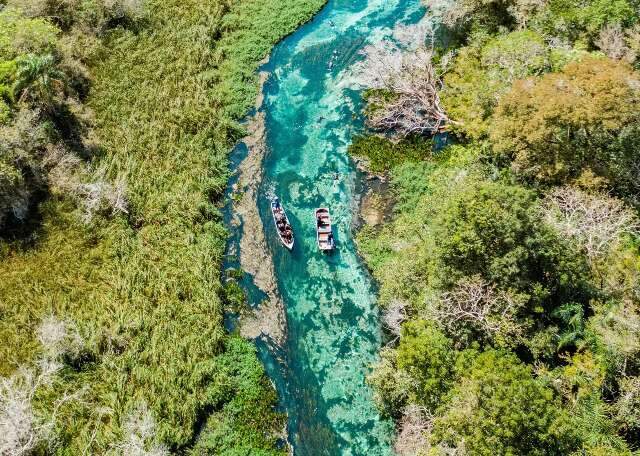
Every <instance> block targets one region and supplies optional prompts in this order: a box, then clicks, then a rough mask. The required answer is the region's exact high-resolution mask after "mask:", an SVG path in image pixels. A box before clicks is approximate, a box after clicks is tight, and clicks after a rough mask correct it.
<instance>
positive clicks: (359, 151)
mask: <svg viewBox="0 0 640 456" xmlns="http://www.w3.org/2000/svg"><path fill="white" fill-rule="evenodd" d="M430 149H431V141H429V140H425V139H424V138H421V137H411V138H408V139H406V140H405V141H402V142H401V143H394V142H392V141H390V140H389V139H387V138H384V137H381V136H373V135H364V136H357V137H356V138H354V140H353V142H352V143H351V145H350V146H349V154H351V155H352V156H354V157H356V158H361V159H364V160H366V162H367V168H368V169H369V170H370V171H371V172H373V173H382V172H385V171H389V170H390V169H391V168H393V167H395V166H398V165H401V164H402V163H404V162H407V161H409V162H411V161H419V160H424V159H427V158H429V157H430V156H431V151H430Z"/></svg>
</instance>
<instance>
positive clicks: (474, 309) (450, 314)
mask: <svg viewBox="0 0 640 456" xmlns="http://www.w3.org/2000/svg"><path fill="white" fill-rule="evenodd" d="M521 306H522V302H520V300H518V299H517V298H516V297H515V296H513V295H511V294H510V293H507V292H505V291H501V290H497V289H496V288H495V287H494V286H493V285H491V284H489V283H487V282H485V281H484V280H482V279H481V278H480V277H471V278H465V279H461V280H460V281H459V282H458V283H457V284H456V286H455V287H454V289H453V290H451V291H448V292H445V293H443V294H442V295H441V296H440V299H438V300H437V301H436V302H435V303H433V304H432V305H431V306H429V307H428V314H429V318H431V319H434V320H436V321H438V322H439V323H440V324H442V325H443V326H444V327H445V328H447V330H448V331H449V332H450V333H452V334H461V333H463V332H464V331H465V330H466V329H473V330H475V331H478V332H480V333H482V334H485V335H486V336H487V337H489V338H490V339H495V338H496V337H497V336H507V335H508V336H509V337H510V338H517V337H518V336H519V334H520V332H521V331H522V328H521V327H520V325H519V324H518V323H517V321H516V314H517V312H518V310H519V308H520V307H521Z"/></svg>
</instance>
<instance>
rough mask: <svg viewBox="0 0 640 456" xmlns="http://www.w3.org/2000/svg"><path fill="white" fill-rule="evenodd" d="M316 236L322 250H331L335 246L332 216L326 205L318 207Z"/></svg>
mask: <svg viewBox="0 0 640 456" xmlns="http://www.w3.org/2000/svg"><path fill="white" fill-rule="evenodd" d="M316 236H317V239H318V248H319V249H320V251H321V252H330V251H332V250H333V249H334V248H335V246H336V243H335V240H334V239H333V230H332V229H331V217H330V216H329V209H327V208H326V207H321V208H319V209H316Z"/></svg>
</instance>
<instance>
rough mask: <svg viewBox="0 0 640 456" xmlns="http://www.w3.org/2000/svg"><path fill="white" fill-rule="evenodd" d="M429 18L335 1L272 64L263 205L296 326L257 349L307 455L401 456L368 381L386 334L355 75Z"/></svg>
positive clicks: (361, 1) (379, 4) (410, 3)
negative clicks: (371, 259) (369, 243)
mask: <svg viewBox="0 0 640 456" xmlns="http://www.w3.org/2000/svg"><path fill="white" fill-rule="evenodd" d="M423 14H424V10H423V8H422V7H421V5H420V1H419V0H368V1H367V0H351V1H346V0H331V1H329V3H328V4H327V6H326V7H325V8H324V9H323V10H322V11H321V12H320V13H319V14H318V15H317V16H316V17H315V18H314V19H313V20H312V21H311V22H309V23H308V24H306V25H304V26H303V27H301V28H300V29H299V30H298V31H297V32H296V33H294V34H293V35H291V36H289V37H288V38H286V39H285V40H284V41H282V42H281V43H280V44H279V45H278V46H277V47H276V48H275V49H274V51H273V53H272V55H271V58H270V61H269V63H268V64H266V65H265V66H264V68H263V71H265V72H267V73H268V74H269V77H268V79H267V80H266V82H265V84H264V87H263V96H264V101H263V103H262V106H261V108H260V112H261V113H262V118H263V122H264V125H263V127H264V143H265V145H264V146H265V147H264V150H265V155H264V159H263V161H262V180H261V182H260V184H259V185H260V186H259V187H258V188H259V191H258V192H257V195H258V197H257V200H258V211H259V215H260V218H261V220H262V226H263V227H264V228H265V231H264V235H265V236H266V243H267V246H268V249H267V252H269V254H270V256H271V259H272V262H273V275H274V276H275V282H276V283H277V292H278V294H279V296H280V297H281V300H282V303H283V304H284V307H285V309H286V324H287V333H286V338H285V341H284V345H283V347H281V348H280V349H276V348H274V347H273V344H267V343H265V342H264V340H263V339H259V340H258V341H257V344H258V348H259V352H260V356H261V358H262V360H263V362H264V363H265V366H266V368H267V372H268V374H269V375H270V376H271V378H272V379H273V381H274V383H275V385H276V388H277V390H278V393H279V396H280V401H281V406H282V408H283V410H284V411H286V412H287V414H288V417H289V422H288V431H289V439H290V442H291V444H292V445H293V449H294V453H295V454H296V455H298V456H319V455H369V456H375V455H388V454H391V446H392V439H393V423H392V422H391V421H390V420H385V419H382V418H381V417H380V415H379V414H378V412H377V410H376V407H375V404H374V403H373V399H372V391H371V390H370V388H369V387H368V386H367V385H366V383H365V376H366V374H367V373H368V372H369V369H370V366H371V364H372V363H374V362H375V360H376V356H377V352H378V350H379V348H380V345H381V332H380V324H379V319H378V310H377V307H376V294H375V288H374V286H373V283H372V280H371V278H370V276H369V275H368V273H367V270H366V267H365V266H364V265H363V264H362V262H361V260H360V258H359V257H358V255H357V252H356V247H355V245H354V241H353V233H352V229H353V221H354V214H355V212H356V209H357V207H356V205H357V199H358V196H359V192H360V177H361V176H359V175H358V173H357V171H356V170H355V167H354V165H353V163H352V161H351V160H350V159H349V157H348V155H347V147H348V145H349V143H350V141H351V139H352V137H353V136H354V134H357V133H358V132H359V131H361V130H362V128H363V121H362V116H361V111H362V99H361V93H360V91H358V90H355V89H353V88H352V85H351V84H349V81H348V79H349V75H350V71H349V69H350V68H351V67H352V66H353V64H354V63H355V62H357V61H358V60H360V59H362V56H361V55H360V51H361V50H362V48H363V47H364V46H366V45H367V44H370V43H372V42H374V41H376V40H382V39H384V38H385V37H388V36H390V34H391V33H392V29H393V28H394V27H395V26H396V25H398V24H412V23H415V22H417V21H418V20H419V19H420V18H421V17H422V16H423ZM336 175H337V179H336V178H335V177H336ZM274 194H276V195H277V196H279V197H280V199H281V200H282V202H283V204H284V206H285V208H286V209H287V212H288V215H289V218H290V219H291V222H292V225H293V228H294V231H295V233H296V246H295V248H294V251H293V252H291V253H290V252H288V251H286V250H285V249H284V248H282V246H281V245H280V244H279V243H278V241H277V239H276V235H275V233H274V231H273V229H272V228H273V227H272V220H271V214H270V212H269V201H268V199H267V197H266V195H274ZM320 206H326V207H328V208H330V210H331V214H332V218H333V221H334V228H335V229H334V233H335V235H336V240H337V251H336V252H335V253H334V254H333V255H322V254H321V253H319V252H318V250H317V247H316V244H315V231H314V208H316V207H320ZM250 291H251V290H250ZM258 295H259V293H258ZM250 296H254V300H255V299H260V298H259V297H255V296H256V293H250ZM253 304H256V303H255V302H254V303H253Z"/></svg>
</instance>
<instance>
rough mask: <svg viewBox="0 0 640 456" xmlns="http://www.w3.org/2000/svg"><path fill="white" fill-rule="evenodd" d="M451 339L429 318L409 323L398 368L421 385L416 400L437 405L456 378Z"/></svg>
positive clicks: (401, 343)
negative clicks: (454, 376) (454, 377)
mask: <svg viewBox="0 0 640 456" xmlns="http://www.w3.org/2000/svg"><path fill="white" fill-rule="evenodd" d="M454 360H455V358H454V351H453V349H452V346H451V341H450V340H449V339H447V337H445V335H444V334H442V332H441V331H440V330H438V328H437V327H436V326H435V323H433V322H431V321H427V320H417V321H411V322H409V323H406V324H405V325H404V326H403V327H402V335H401V337H400V345H399V347H398V368H399V369H403V370H405V371H406V372H408V373H409V375H410V376H411V377H412V378H413V379H414V380H415V383H416V385H417V387H416V391H415V396H416V397H415V398H414V399H415V401H417V402H419V403H421V404H423V405H426V406H427V407H430V408H432V409H435V408H436V407H437V405H438V403H439V402H440V400H441V398H442V397H443V396H444V394H445V393H446V392H447V391H448V389H449V388H450V386H451V383H452V380H453V365H454Z"/></svg>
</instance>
